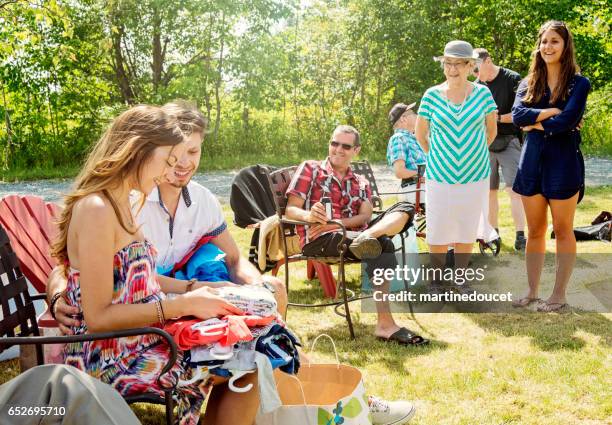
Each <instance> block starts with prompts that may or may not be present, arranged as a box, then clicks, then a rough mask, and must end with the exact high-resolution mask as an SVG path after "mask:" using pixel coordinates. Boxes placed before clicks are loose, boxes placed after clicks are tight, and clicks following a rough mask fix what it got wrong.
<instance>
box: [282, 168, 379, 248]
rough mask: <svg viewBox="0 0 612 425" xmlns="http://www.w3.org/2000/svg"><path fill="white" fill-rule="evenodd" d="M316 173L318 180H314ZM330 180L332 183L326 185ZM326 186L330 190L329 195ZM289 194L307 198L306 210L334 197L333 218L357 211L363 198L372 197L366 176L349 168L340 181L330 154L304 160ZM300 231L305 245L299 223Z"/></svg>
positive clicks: (353, 213)
mask: <svg viewBox="0 0 612 425" xmlns="http://www.w3.org/2000/svg"><path fill="white" fill-rule="evenodd" d="M315 175H316V180H315V181H314V182H313V176H315ZM327 182H329V183H330V184H329V185H327ZM326 186H327V188H326ZM326 189H328V190H329V193H328V194H327V195H325V192H326ZM289 195H295V196H299V197H300V198H302V199H303V200H304V201H306V203H305V204H304V209H305V210H307V211H308V210H310V206H311V205H313V204H315V203H317V202H319V201H320V200H321V198H322V197H324V196H328V197H330V198H331V201H332V210H333V218H334V219H339V218H347V217H352V216H354V215H357V214H358V213H359V207H361V204H362V203H363V201H364V200H368V201H369V200H370V199H371V197H372V190H371V188H370V185H369V183H368V181H367V180H366V179H365V177H363V176H360V175H357V174H354V173H353V171H352V170H351V169H350V168H349V169H348V172H347V173H346V175H345V176H344V178H342V180H341V181H340V179H339V178H338V176H336V175H335V174H334V170H333V168H332V166H331V164H330V163H329V158H328V159H325V160H324V161H305V162H302V163H301V164H300V166H299V167H298V169H297V170H296V172H295V175H294V176H293V179H292V180H291V183H290V184H289V187H288V188H287V196H289ZM351 199H352V202H351ZM353 230H362V229H353ZM297 232H298V235H299V236H300V244H301V245H302V246H304V244H306V243H307V242H308V237H307V234H306V229H305V226H297Z"/></svg>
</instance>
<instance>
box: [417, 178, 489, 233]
mask: <svg viewBox="0 0 612 425" xmlns="http://www.w3.org/2000/svg"><path fill="white" fill-rule="evenodd" d="M425 198H426V202H427V212H426V217H427V230H426V235H427V237H426V239H427V243H428V244H430V245H449V244H452V243H473V242H475V241H476V239H484V240H485V241H487V242H489V241H492V240H494V239H496V238H497V233H496V232H495V229H493V227H492V226H491V225H490V224H489V178H488V177H487V178H486V179H484V180H481V181H478V182H473V183H466V184H448V183H438V182H435V181H432V180H428V181H427V191H426V192H425Z"/></svg>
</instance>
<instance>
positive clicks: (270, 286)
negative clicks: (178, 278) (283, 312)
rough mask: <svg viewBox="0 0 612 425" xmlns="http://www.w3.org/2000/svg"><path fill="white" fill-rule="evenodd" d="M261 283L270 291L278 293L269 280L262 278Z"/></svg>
mask: <svg viewBox="0 0 612 425" xmlns="http://www.w3.org/2000/svg"><path fill="white" fill-rule="evenodd" d="M261 284H262V285H263V287H264V288H266V289H267V290H268V291H270V292H272V293H273V294H274V293H276V289H274V286H273V285H272V284H271V283H270V282H268V281H267V280H265V278H264V280H262V281H261Z"/></svg>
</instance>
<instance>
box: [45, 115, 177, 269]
mask: <svg viewBox="0 0 612 425" xmlns="http://www.w3.org/2000/svg"><path fill="white" fill-rule="evenodd" d="M183 140H184V136H183V133H182V132H181V130H180V128H179V126H178V125H177V122H176V120H174V119H172V118H171V117H170V116H168V114H166V113H165V112H164V111H163V110H162V109H161V108H159V107H157V106H149V105H137V106H134V107H133V108H130V109H128V110H127V111H125V112H123V113H122V114H121V115H119V116H118V117H117V118H115V119H114V120H113V122H112V123H111V125H110V126H109V127H108V128H107V130H106V131H105V132H104V133H103V134H102V137H101V138H100V140H98V142H97V143H96V144H95V146H94V148H93V150H92V151H91V153H90V154H89V156H88V157H87V160H86V161H85V165H84V166H83V169H82V170H81V172H80V173H79V175H78V176H77V178H76V180H75V183H74V187H73V190H72V192H71V193H70V194H68V195H67V196H65V198H64V205H65V207H64V210H63V211H62V214H61V216H60V218H59V221H58V227H59V233H58V236H57V239H56V241H55V243H54V244H53V246H52V249H51V255H52V256H53V257H55V258H56V259H57V260H58V262H59V264H60V265H64V266H65V265H66V264H67V263H68V253H67V246H68V226H69V225H70V220H71V219H72V210H73V208H74V205H75V204H76V202H77V201H79V200H80V199H82V198H84V197H86V196H88V195H91V194H92V193H103V194H104V196H105V197H106V198H107V199H108V200H109V202H110V204H111V205H112V207H113V209H114V211H115V214H116V216H117V219H118V221H119V224H120V225H121V227H123V228H124V229H125V230H126V231H127V232H129V233H131V234H133V233H135V232H136V230H137V229H132V228H128V226H126V224H125V222H124V220H123V218H122V215H121V213H120V211H119V209H118V206H117V203H116V200H114V199H113V198H112V196H110V193H109V189H114V188H117V187H120V186H121V185H122V184H123V182H124V181H130V182H133V183H134V184H135V185H138V184H139V181H140V175H141V172H142V168H143V166H144V165H145V164H146V163H147V161H148V160H149V158H150V157H151V156H152V154H153V151H154V150H155V148H157V147H159V146H174V145H177V144H179V143H181V142H182V141H183Z"/></svg>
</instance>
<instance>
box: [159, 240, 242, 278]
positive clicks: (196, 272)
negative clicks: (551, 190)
mask: <svg viewBox="0 0 612 425" xmlns="http://www.w3.org/2000/svg"><path fill="white" fill-rule="evenodd" d="M172 268H173V267H167V268H163V267H161V266H158V267H157V273H159V274H162V275H164V276H168V275H169V274H170V272H171V271H172ZM174 277H175V278H177V279H180V280H189V279H194V278H195V279H197V280H199V281H206V282H219V281H225V280H227V281H229V280H230V275H229V271H228V269H227V264H226V263H225V253H224V252H223V251H221V250H220V249H219V248H218V247H217V246H216V245H215V244H212V243H207V244H204V245H202V246H201V247H200V248H198V250H197V251H196V252H195V253H194V254H193V255H192V256H191V258H190V259H189V261H187V264H186V265H185V266H184V267H183V268H182V269H181V270H177V272H176V273H175V275H174Z"/></svg>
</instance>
